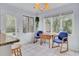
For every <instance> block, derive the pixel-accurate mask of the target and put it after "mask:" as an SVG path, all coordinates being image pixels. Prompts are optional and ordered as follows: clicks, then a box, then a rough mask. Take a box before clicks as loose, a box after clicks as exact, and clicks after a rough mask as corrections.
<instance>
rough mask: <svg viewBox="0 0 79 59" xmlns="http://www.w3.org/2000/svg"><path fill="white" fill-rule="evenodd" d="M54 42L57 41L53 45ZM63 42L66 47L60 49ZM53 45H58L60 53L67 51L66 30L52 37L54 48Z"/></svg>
mask: <svg viewBox="0 0 79 59" xmlns="http://www.w3.org/2000/svg"><path fill="white" fill-rule="evenodd" d="M54 43H57V44H58V46H54ZM64 43H66V45H67V49H66V50H64V51H62V49H63V44H64ZM55 47H60V53H63V52H66V51H68V33H67V32H60V33H59V35H58V36H56V37H55V38H54V40H53V44H52V48H55Z"/></svg>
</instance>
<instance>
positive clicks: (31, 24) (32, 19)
mask: <svg viewBox="0 0 79 59" xmlns="http://www.w3.org/2000/svg"><path fill="white" fill-rule="evenodd" d="M29 32H34V18H33V17H29Z"/></svg>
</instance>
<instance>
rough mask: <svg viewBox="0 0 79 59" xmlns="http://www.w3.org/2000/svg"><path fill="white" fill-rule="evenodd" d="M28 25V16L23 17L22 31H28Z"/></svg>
mask: <svg viewBox="0 0 79 59" xmlns="http://www.w3.org/2000/svg"><path fill="white" fill-rule="evenodd" d="M28 25H29V19H28V17H24V20H23V33H27V32H28V30H29V28H28Z"/></svg>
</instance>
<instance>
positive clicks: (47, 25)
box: [45, 18, 51, 33]
mask: <svg viewBox="0 0 79 59" xmlns="http://www.w3.org/2000/svg"><path fill="white" fill-rule="evenodd" d="M45 30H46V32H49V33H50V32H51V19H50V18H45Z"/></svg>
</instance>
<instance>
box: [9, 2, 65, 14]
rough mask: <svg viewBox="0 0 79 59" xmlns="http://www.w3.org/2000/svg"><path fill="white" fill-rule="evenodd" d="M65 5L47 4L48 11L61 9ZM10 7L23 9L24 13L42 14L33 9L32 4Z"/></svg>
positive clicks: (13, 4)
mask: <svg viewBox="0 0 79 59" xmlns="http://www.w3.org/2000/svg"><path fill="white" fill-rule="evenodd" d="M40 4H42V3H40ZM65 4H66V3H49V10H51V9H54V8H58V7H61V6H63V5H65ZM10 5H12V6H15V7H17V8H20V9H23V10H25V11H28V12H31V13H34V14H40V13H43V12H40V11H38V10H36V9H34V5H35V4H34V3H11V4H10Z"/></svg>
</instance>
